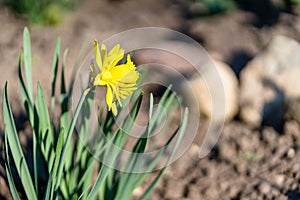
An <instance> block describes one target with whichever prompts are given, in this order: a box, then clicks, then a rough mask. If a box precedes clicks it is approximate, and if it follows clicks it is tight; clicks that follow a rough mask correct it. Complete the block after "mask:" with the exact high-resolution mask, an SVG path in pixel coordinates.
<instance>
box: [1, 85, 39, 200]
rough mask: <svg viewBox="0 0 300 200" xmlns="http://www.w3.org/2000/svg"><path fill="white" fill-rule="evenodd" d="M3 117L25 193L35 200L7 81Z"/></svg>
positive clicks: (4, 92)
mask: <svg viewBox="0 0 300 200" xmlns="http://www.w3.org/2000/svg"><path fill="white" fill-rule="evenodd" d="M3 118H4V123H5V134H7V138H8V143H9V146H10V148H11V152H12V156H13V159H14V162H15V164H16V167H17V171H18V174H19V176H20V178H21V182H22V184H23V186H24V189H25V193H26V195H27V197H28V199H32V200H35V199H37V196H36V192H35V190H34V186H33V183H32V180H31V176H30V173H29V170H28V166H27V164H26V161H25V159H24V154H23V151H22V148H21V144H20V141H19V138H18V134H17V130H16V127H15V122H14V120H13V115H12V112H11V108H10V105H9V103H8V98H7V83H6V84H5V87H4V91H3Z"/></svg>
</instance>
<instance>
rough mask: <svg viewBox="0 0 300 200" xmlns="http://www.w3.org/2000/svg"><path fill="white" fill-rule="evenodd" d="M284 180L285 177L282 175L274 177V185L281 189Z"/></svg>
mask: <svg viewBox="0 0 300 200" xmlns="http://www.w3.org/2000/svg"><path fill="white" fill-rule="evenodd" d="M284 180H285V176H284V175H282V174H279V175H276V177H275V183H276V184H277V185H278V186H279V187H281V186H282V185H283V183H284Z"/></svg>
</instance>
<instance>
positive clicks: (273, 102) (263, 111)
mask: <svg viewBox="0 0 300 200" xmlns="http://www.w3.org/2000/svg"><path fill="white" fill-rule="evenodd" d="M299 54H300V45H299V43H298V42H297V41H295V40H293V39H291V38H288V37H285V36H276V37H275V38H273V39H272V40H271V41H270V43H269V45H268V46H267V48H266V49H265V50H264V51H263V52H262V53H260V54H258V55H257V56H256V57H255V58H254V59H253V60H252V61H251V62H250V63H249V64H248V65H247V66H246V67H245V68H244V69H243V70H242V72H241V75H240V82H241V96H240V105H241V113H240V116H241V118H242V120H244V121H245V122H246V123H248V124H249V125H250V126H252V127H258V126H259V125H261V124H262V123H265V122H266V123H267V124H268V123H270V124H271V125H275V126H279V125H280V123H281V122H282V120H283V115H284V103H285V102H287V100H288V99H291V98H297V97H300V84H299V77H300V56H299ZM275 128H280V127H275Z"/></svg>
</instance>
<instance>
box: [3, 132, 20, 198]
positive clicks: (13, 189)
mask: <svg viewBox="0 0 300 200" xmlns="http://www.w3.org/2000/svg"><path fill="white" fill-rule="evenodd" d="M5 154H6V157H5V171H6V174H7V180H8V185H9V188H10V192H11V195H12V197H13V198H14V199H16V200H19V199H20V197H19V195H18V191H17V189H16V186H15V182H14V179H13V176H12V173H11V169H10V165H9V161H8V158H9V156H8V142H7V134H5Z"/></svg>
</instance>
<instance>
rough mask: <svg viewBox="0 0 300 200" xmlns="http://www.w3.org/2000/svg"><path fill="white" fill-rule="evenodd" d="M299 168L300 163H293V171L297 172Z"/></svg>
mask: <svg viewBox="0 0 300 200" xmlns="http://www.w3.org/2000/svg"><path fill="white" fill-rule="evenodd" d="M299 170H300V165H299V164H298V163H297V164H294V165H293V167H292V172H293V173H295V174H296V173H298V172H299Z"/></svg>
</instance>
